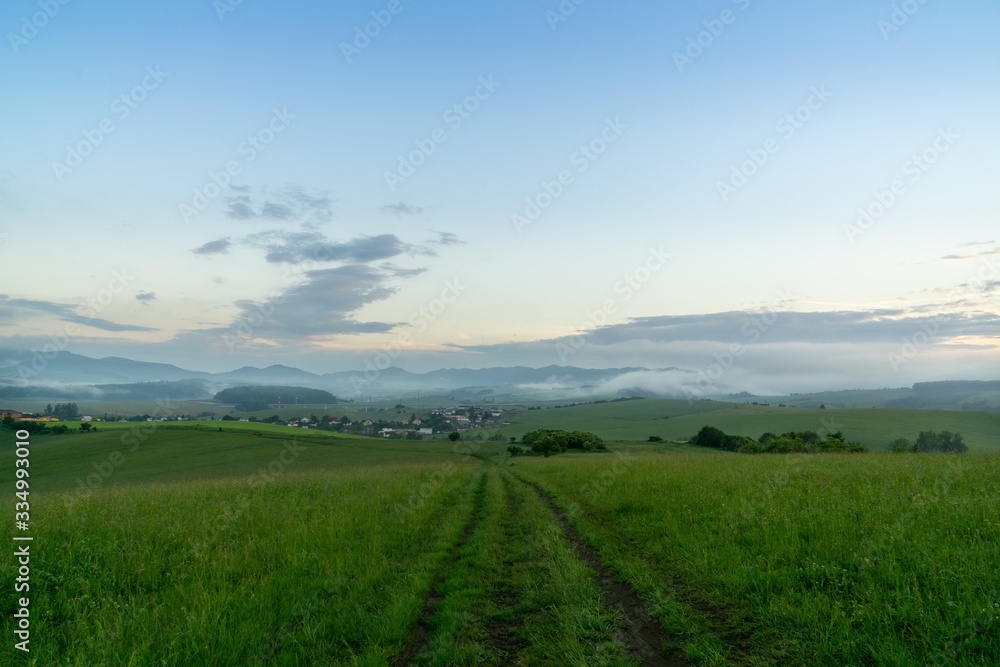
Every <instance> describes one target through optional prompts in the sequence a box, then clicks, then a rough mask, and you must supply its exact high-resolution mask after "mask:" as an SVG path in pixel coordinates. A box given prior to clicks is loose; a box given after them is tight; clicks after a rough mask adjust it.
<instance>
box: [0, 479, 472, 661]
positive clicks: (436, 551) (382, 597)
mask: <svg viewBox="0 0 1000 667" xmlns="http://www.w3.org/2000/svg"><path fill="white" fill-rule="evenodd" d="M434 470H435V468H432V467H429V466H399V467H394V468H393V467H386V468H382V469H370V470H352V471H348V472H344V473H339V474H338V473H322V474H317V473H306V474H296V475H291V474H289V475H287V476H283V477H282V478H280V479H277V480H275V481H273V482H270V483H267V484H261V485H258V486H255V487H251V486H249V485H247V484H246V482H243V481H239V482H234V481H216V482H198V483H186V484H174V485H169V486H161V485H148V486H144V487H134V488H130V487H125V488H118V489H107V490H102V491H99V492H96V493H94V494H92V495H90V496H87V497H83V498H81V497H78V496H75V495H69V494H48V495H43V496H39V497H38V498H37V499H36V500H35V507H34V508H33V509H34V513H33V515H34V516H35V517H37V518H36V520H35V525H36V526H37V527H36V529H35V530H34V531H33V534H34V537H35V540H34V542H33V543H32V588H31V593H30V594H31V599H32V609H33V610H34V613H35V614H37V616H35V617H34V618H33V621H34V622H33V626H32V637H33V639H32V644H31V648H32V651H31V654H30V657H31V659H32V660H33V661H34V664H38V665H55V664H81V665H83V664H88V665H89V664H93V665H98V664H99V665H154V664H157V665H159V664H171V665H173V664H176V665H182V664H183V665H253V664H275V665H302V664H345V665H380V664H385V662H386V660H387V659H388V657H389V656H391V655H392V654H393V653H394V652H395V651H397V650H398V649H399V648H400V647H401V646H402V644H403V642H404V641H405V640H406V637H407V634H408V632H409V629H410V627H411V626H412V624H413V621H414V619H415V618H416V615H417V614H418V613H419V609H420V602H421V600H422V598H423V595H424V592H425V590H426V588H427V587H428V586H429V582H430V577H431V574H432V572H433V571H434V570H435V569H436V568H437V567H438V566H439V564H440V562H439V561H440V560H441V559H442V558H443V555H444V553H445V552H446V550H447V548H448V546H449V545H450V544H451V543H452V542H454V540H455V539H457V536H458V531H459V530H460V529H461V526H462V525H464V522H465V520H466V519H467V518H468V514H469V512H470V511H471V505H470V497H471V494H470V493H468V492H467V490H466V486H467V484H468V482H469V480H470V477H471V472H470V471H469V470H468V469H466V468H462V467H459V468H455V469H454V470H453V471H452V474H451V476H450V477H449V478H448V481H447V483H444V484H434V483H428V480H429V479H430V476H431V474H432V473H433V472H434ZM422 484H424V485H426V486H424V488H423V491H424V492H423V494H421V493H420V489H421V485H422ZM415 498H417V499H421V498H422V500H419V502H413V501H414V499H415ZM12 561H13V559H11V558H7V559H3V561H2V562H0V589H2V590H8V591H9V590H13V579H14V576H15V573H14V568H13V566H12ZM0 604H2V605H3V609H2V611H3V619H4V620H3V632H4V634H5V635H6V636H13V635H12V630H13V626H12V624H11V621H10V617H11V613H12V612H13V611H14V608H13V604H14V601H13V596H11V595H5V596H0ZM8 650H12V649H9V648H8V649H4V651H5V652H7V651H8Z"/></svg>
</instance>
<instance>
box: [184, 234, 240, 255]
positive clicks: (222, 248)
mask: <svg viewBox="0 0 1000 667" xmlns="http://www.w3.org/2000/svg"><path fill="white" fill-rule="evenodd" d="M232 245H233V242H232V241H230V240H229V239H228V238H222V239H216V240H215V241H209V242H208V243H204V244H202V245H200V246H198V247H197V248H195V249H193V250H192V251H191V252H193V253H194V254H196V255H219V254H222V253H226V252H229V248H231V247H232Z"/></svg>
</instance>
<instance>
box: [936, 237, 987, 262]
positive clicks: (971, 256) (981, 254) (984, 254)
mask: <svg viewBox="0 0 1000 667" xmlns="http://www.w3.org/2000/svg"><path fill="white" fill-rule="evenodd" d="M989 243H992V241H984V242H983V243H964V244H962V245H964V246H969V245H987V244H989ZM993 255H1000V247H998V248H992V249H990V250H983V251H982V252H971V253H966V254H964V255H960V254H958V253H953V254H950V255H945V256H944V257H942V258H941V259H944V260H949V261H950V260H956V259H979V258H980V257H991V256H993Z"/></svg>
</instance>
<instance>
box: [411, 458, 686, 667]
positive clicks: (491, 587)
mask: <svg viewBox="0 0 1000 667" xmlns="http://www.w3.org/2000/svg"><path fill="white" fill-rule="evenodd" d="M484 481H485V484H484V486H483V487H481V491H480V493H481V494H482V495H481V498H480V500H479V505H478V507H479V510H478V518H477V519H476V520H475V522H474V523H473V524H471V528H470V529H469V533H468V534H467V535H466V538H467V539H463V540H462V541H461V542H460V544H459V546H458V548H457V556H458V558H457V560H454V561H451V562H448V563H447V564H446V565H445V566H444V571H443V572H441V573H440V574H439V576H437V577H435V583H434V585H433V587H432V590H431V592H430V594H429V598H428V599H429V600H432V601H433V602H432V603H431V604H429V605H426V606H425V615H424V617H423V618H422V619H421V620H420V622H419V623H418V625H417V628H416V629H415V631H414V635H413V638H412V639H411V640H410V642H409V643H408V645H407V650H406V651H404V652H403V653H402V654H401V655H400V657H399V658H397V660H396V661H395V662H394V664H395V665H400V666H401V665H419V666H421V667H423V666H444V665H498V666H499V665H503V666H508V665H539V666H548V665H551V666H557V665H558V666H560V667H562V666H565V665H580V666H581V667H582V666H588V667H589V666H608V667H624V666H635V665H646V664H649V665H659V664H672V663H660V662H649V661H647V660H645V659H641V658H640V657H637V656H634V655H630V651H629V650H628V649H629V647H628V646H627V645H623V643H621V642H620V641H618V638H619V637H623V636H625V635H624V634H623V632H622V623H623V619H622V618H621V617H620V615H619V614H618V613H617V612H616V611H615V610H614V609H612V608H609V607H608V606H607V605H605V604H604V601H603V593H602V590H601V588H600V587H599V585H598V582H597V579H598V577H597V574H596V573H595V571H594V570H593V569H592V568H591V567H590V566H589V565H588V564H587V563H586V562H584V561H582V560H581V559H580V558H579V557H578V555H577V553H576V551H575V550H574V547H573V545H572V544H571V542H570V540H569V539H567V536H566V534H565V533H564V531H563V529H562V528H561V526H560V525H559V524H558V523H557V522H556V520H555V517H554V516H553V514H552V512H551V510H550V509H549V508H548V507H547V506H546V505H545V504H544V503H543V502H542V501H541V500H540V498H539V496H538V495H537V494H536V493H535V492H534V491H533V490H532V489H531V488H529V487H528V486H527V485H525V484H523V483H521V482H520V481H517V480H514V479H513V478H512V477H511V476H510V475H508V474H507V473H505V472H503V471H501V470H499V469H498V468H495V467H490V468H488V469H487V470H486V472H485V473H484ZM414 646H419V650H413V649H412V647H414Z"/></svg>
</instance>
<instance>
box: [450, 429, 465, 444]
mask: <svg viewBox="0 0 1000 667" xmlns="http://www.w3.org/2000/svg"><path fill="white" fill-rule="evenodd" d="M461 437H462V434H461V433H459V432H458V431H452V432H451V433H449V434H448V439H449V440H451V441H452V442H458V439H459V438H461Z"/></svg>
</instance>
